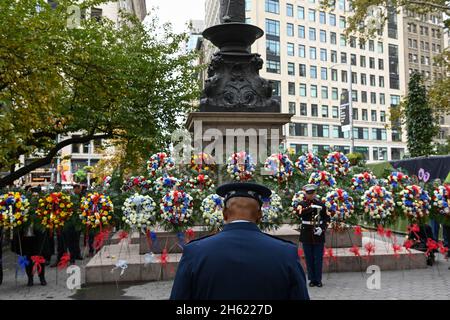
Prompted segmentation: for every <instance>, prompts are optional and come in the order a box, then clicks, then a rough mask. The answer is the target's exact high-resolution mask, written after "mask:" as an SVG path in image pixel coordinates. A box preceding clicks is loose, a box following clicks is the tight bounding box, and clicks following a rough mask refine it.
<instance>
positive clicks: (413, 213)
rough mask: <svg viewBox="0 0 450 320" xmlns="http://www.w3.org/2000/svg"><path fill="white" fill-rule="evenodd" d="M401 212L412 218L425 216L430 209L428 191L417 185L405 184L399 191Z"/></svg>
mask: <svg viewBox="0 0 450 320" xmlns="http://www.w3.org/2000/svg"><path fill="white" fill-rule="evenodd" d="M400 198H401V202H399V205H401V207H402V210H403V212H404V213H405V214H406V216H407V217H408V218H410V219H412V220H416V219H417V220H418V219H420V218H423V217H424V216H427V215H428V214H429V211H430V209H431V205H430V196H429V195H428V192H427V191H425V190H423V189H422V188H421V187H419V186H417V185H412V186H406V187H405V188H404V189H403V190H402V191H400Z"/></svg>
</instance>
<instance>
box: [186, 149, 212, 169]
mask: <svg viewBox="0 0 450 320" xmlns="http://www.w3.org/2000/svg"><path fill="white" fill-rule="evenodd" d="M215 167H216V161H215V160H214V157H213V156H211V155H210V154H207V153H204V152H200V153H198V154H194V155H193V156H192V158H191V164H190V168H191V170H193V171H195V172H198V173H207V172H210V171H214V169H215Z"/></svg>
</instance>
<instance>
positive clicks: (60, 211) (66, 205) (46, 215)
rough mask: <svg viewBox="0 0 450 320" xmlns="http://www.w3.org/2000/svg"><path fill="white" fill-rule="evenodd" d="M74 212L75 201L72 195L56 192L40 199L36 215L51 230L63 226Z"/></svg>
mask: <svg viewBox="0 0 450 320" xmlns="http://www.w3.org/2000/svg"><path fill="white" fill-rule="evenodd" d="M72 214H73V203H72V202H71V200H70V196H68V195H66V194H64V193H62V192H54V193H50V194H49V195H47V196H46V197H45V198H41V199H39V204H38V207H37V209H36V215H37V217H38V218H39V220H40V221H41V224H42V225H43V226H44V227H45V228H47V229H50V230H55V229H56V230H57V229H59V228H62V227H63V226H64V224H65V222H66V221H67V220H68V219H70V217H71V216H72Z"/></svg>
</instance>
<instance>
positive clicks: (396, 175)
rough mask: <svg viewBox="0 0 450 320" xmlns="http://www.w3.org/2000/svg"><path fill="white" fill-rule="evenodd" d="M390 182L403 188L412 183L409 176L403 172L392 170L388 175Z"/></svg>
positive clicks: (391, 184)
mask: <svg viewBox="0 0 450 320" xmlns="http://www.w3.org/2000/svg"><path fill="white" fill-rule="evenodd" d="M388 183H389V184H390V186H391V187H392V188H401V187H404V186H407V185H409V184H410V183H411V180H410V179H409V176H407V175H406V174H404V173H402V172H398V171H395V172H392V173H391V174H390V175H389V177H388Z"/></svg>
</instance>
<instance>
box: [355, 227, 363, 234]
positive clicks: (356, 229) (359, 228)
mask: <svg viewBox="0 0 450 320" xmlns="http://www.w3.org/2000/svg"><path fill="white" fill-rule="evenodd" d="M355 235H357V236H361V235H362V229H361V227H360V226H356V227H355Z"/></svg>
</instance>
